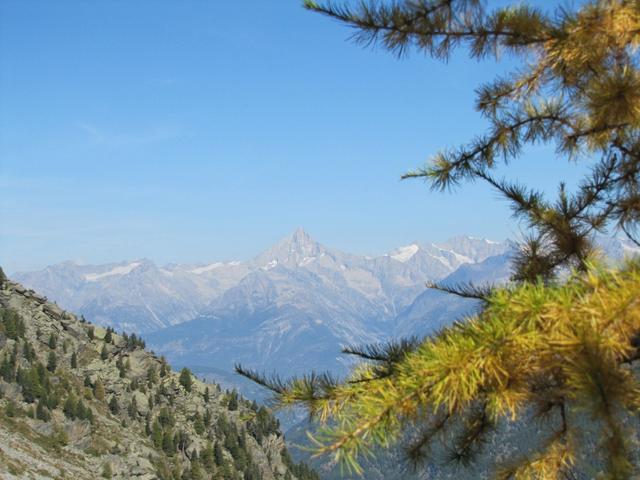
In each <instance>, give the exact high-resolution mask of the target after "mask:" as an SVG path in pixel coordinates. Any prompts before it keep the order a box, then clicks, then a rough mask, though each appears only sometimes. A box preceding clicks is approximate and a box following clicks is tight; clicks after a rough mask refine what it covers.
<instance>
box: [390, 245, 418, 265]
mask: <svg viewBox="0 0 640 480" xmlns="http://www.w3.org/2000/svg"><path fill="white" fill-rule="evenodd" d="M419 250H420V247H419V246H418V245H416V244H415V243H414V244H412V245H408V246H406V247H400V248H399V249H397V250H396V251H395V253H393V254H392V255H391V258H393V259H394V260H397V261H398V262H402V263H405V262H407V261H409V259H410V258H411V257H413V256H414V255H415V254H416V253H418V251H419Z"/></svg>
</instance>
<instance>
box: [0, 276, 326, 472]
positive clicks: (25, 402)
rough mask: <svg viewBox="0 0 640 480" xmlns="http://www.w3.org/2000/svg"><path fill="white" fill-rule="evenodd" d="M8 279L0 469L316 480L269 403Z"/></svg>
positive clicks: (0, 382) (1, 340)
mask: <svg viewBox="0 0 640 480" xmlns="http://www.w3.org/2000/svg"><path fill="white" fill-rule="evenodd" d="M0 283H1V285H0V287H1V288H0V477H2V478H7V479H10V478H43V479H44V478H56V479H62V478H74V479H95V478H98V477H100V476H102V477H103V478H137V479H141V480H142V479H154V478H158V479H161V480H165V479H166V480H169V479H172V480H177V479H207V478H215V479H234V480H235V479H237V480H249V479H251V480H258V479H273V480H294V479H299V480H302V479H315V478H317V476H316V475H315V473H313V472H312V471H310V470H309V469H308V468H307V467H306V466H304V465H302V464H294V463H293V462H292V461H291V459H290V457H289V454H288V453H287V450H286V448H285V444H284V438H283V436H282V434H281V433H280V432H279V425H278V422H277V421H276V420H275V419H274V418H273V417H272V416H271V415H270V413H269V412H267V410H266V409H265V408H264V407H258V405H256V404H255V403H250V402H248V401H246V400H244V399H243V398H241V397H239V396H238V394H237V393H235V392H229V391H221V389H220V388H219V387H218V386H217V385H214V384H205V383H203V382H201V381H199V380H197V379H196V378H194V377H193V375H192V374H191V372H190V371H189V370H187V369H183V370H182V371H181V372H180V373H179V374H178V373H174V372H171V369H170V367H169V365H168V364H167V363H166V362H165V361H164V360H163V359H161V358H158V357H156V356H155V355H154V354H152V353H150V352H148V351H146V350H145V349H144V342H143V341H142V340H140V339H139V338H138V337H136V336H135V335H131V336H128V335H126V334H123V335H119V334H116V333H115V332H113V331H112V330H111V329H103V328H100V327H98V326H94V325H91V324H89V323H86V322H85V321H84V319H82V318H77V317H76V316H75V315H73V314H71V313H69V312H65V311H63V310H61V309H60V308H58V307H57V306H56V305H55V304H53V303H50V302H47V300H46V299H45V298H44V297H42V296H39V295H38V294H36V293H35V292H33V291H31V290H26V289H25V288H23V287H22V286H21V285H19V284H17V283H13V282H11V281H8V280H6V279H5V278H4V275H2V277H0Z"/></svg>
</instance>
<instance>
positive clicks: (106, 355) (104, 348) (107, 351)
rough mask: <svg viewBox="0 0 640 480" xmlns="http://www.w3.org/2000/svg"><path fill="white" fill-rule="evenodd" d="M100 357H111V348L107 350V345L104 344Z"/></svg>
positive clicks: (104, 358) (103, 358)
mask: <svg viewBox="0 0 640 480" xmlns="http://www.w3.org/2000/svg"><path fill="white" fill-rule="evenodd" d="M100 358H101V359H102V360H106V359H107V358H109V350H107V346H106V345H102V350H101V351H100Z"/></svg>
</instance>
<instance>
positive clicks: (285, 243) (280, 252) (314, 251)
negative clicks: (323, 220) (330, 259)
mask: <svg viewBox="0 0 640 480" xmlns="http://www.w3.org/2000/svg"><path fill="white" fill-rule="evenodd" d="M324 252H325V248H324V247H323V246H322V245H320V244H319V243H318V242H316V241H315V240H314V239H313V238H312V237H311V235H309V234H308V233H307V232H306V231H305V230H304V229H303V228H297V229H296V230H295V231H294V232H293V233H292V234H290V235H288V236H287V237H285V238H283V239H282V240H280V241H279V242H278V243H276V244H275V245H274V246H273V247H271V248H270V249H269V250H267V251H266V252H264V253H263V254H261V255H260V256H259V257H258V258H257V262H258V263H259V264H261V265H263V268H266V269H271V268H274V267H276V266H277V265H280V264H284V265H289V266H291V265H297V266H299V265H302V264H306V263H309V262H310V261H313V260H314V259H316V258H317V257H318V256H320V255H322V254H323V253H324Z"/></svg>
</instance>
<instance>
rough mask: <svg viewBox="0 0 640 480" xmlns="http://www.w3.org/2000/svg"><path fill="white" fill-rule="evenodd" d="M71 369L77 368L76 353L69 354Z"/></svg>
mask: <svg viewBox="0 0 640 480" xmlns="http://www.w3.org/2000/svg"><path fill="white" fill-rule="evenodd" d="M71 368H78V355H77V354H76V352H73V353H72V354H71Z"/></svg>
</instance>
